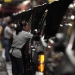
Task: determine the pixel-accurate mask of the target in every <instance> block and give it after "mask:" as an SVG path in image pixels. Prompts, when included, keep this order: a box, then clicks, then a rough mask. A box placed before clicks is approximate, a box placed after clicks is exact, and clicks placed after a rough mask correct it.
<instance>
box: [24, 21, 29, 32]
mask: <svg viewBox="0 0 75 75" xmlns="http://www.w3.org/2000/svg"><path fill="white" fill-rule="evenodd" d="M23 30H25V31H29V30H30V26H29V25H28V23H27V22H24V23H23Z"/></svg>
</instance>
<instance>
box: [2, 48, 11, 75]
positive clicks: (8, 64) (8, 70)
mask: <svg viewBox="0 0 75 75" xmlns="http://www.w3.org/2000/svg"><path fill="white" fill-rule="evenodd" d="M4 53H5V50H4V49H3V50H2V57H3V58H5V55H4ZM6 69H7V72H8V75H12V66H11V62H6Z"/></svg>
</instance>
